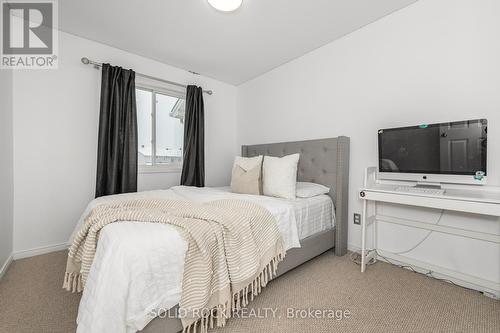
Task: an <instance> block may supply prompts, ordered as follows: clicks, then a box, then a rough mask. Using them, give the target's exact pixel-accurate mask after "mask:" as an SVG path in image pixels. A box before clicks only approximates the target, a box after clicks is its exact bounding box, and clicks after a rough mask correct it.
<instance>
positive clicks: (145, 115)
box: [136, 88, 185, 167]
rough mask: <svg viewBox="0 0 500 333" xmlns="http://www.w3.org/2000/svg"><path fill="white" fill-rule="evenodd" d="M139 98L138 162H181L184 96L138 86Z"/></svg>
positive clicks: (163, 164) (158, 164)
mask: <svg viewBox="0 0 500 333" xmlns="http://www.w3.org/2000/svg"><path fill="white" fill-rule="evenodd" d="M136 100H137V125H138V132H139V133H138V139H139V140H138V143H139V166H146V167H148V166H150V167H154V166H159V167H161V166H167V165H172V166H180V164H181V163H182V146H183V137H184V107H185V99H184V98H181V97H179V96H174V95H168V94H166V93H164V92H158V91H154V90H146V89H142V88H139V89H137V90H136Z"/></svg>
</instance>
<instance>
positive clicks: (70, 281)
mask: <svg viewBox="0 0 500 333" xmlns="http://www.w3.org/2000/svg"><path fill="white" fill-rule="evenodd" d="M63 289H65V290H67V291H70V292H72V293H79V292H81V291H83V282H82V275H81V274H80V273H75V272H72V273H69V272H66V274H64V283H63Z"/></svg>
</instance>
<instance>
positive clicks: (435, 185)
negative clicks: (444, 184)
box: [415, 182, 441, 190]
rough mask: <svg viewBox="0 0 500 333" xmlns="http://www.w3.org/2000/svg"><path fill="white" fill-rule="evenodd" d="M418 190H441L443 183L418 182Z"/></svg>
mask: <svg viewBox="0 0 500 333" xmlns="http://www.w3.org/2000/svg"><path fill="white" fill-rule="evenodd" d="M415 187H417V188H430V189H434V190H440V189H441V183H430V182H429V183H427V182H417V185H415Z"/></svg>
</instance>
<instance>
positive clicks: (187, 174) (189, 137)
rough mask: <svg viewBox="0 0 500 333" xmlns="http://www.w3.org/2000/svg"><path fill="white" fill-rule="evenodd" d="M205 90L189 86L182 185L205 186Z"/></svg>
mask: <svg viewBox="0 0 500 333" xmlns="http://www.w3.org/2000/svg"><path fill="white" fill-rule="evenodd" d="M204 112H205V111H204V106H203V89H202V88H201V87H196V86H188V87H187V92H186V115H185V121H184V161H183V165H182V174H181V185H187V186H197V187H203V186H205V115H204Z"/></svg>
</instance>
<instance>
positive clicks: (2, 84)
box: [0, 70, 14, 275]
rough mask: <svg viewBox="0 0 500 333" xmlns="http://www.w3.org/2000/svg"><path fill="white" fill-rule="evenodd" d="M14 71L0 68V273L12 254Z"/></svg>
mask: <svg viewBox="0 0 500 333" xmlns="http://www.w3.org/2000/svg"><path fill="white" fill-rule="evenodd" d="M12 139H13V137H12V71H10V70H0V275H1V274H2V267H4V264H6V262H7V261H8V259H9V257H10V255H11V254H12V227H13V221H14V218H13V195H14V192H13V177H14V175H13V161H12V158H13V144H12Z"/></svg>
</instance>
